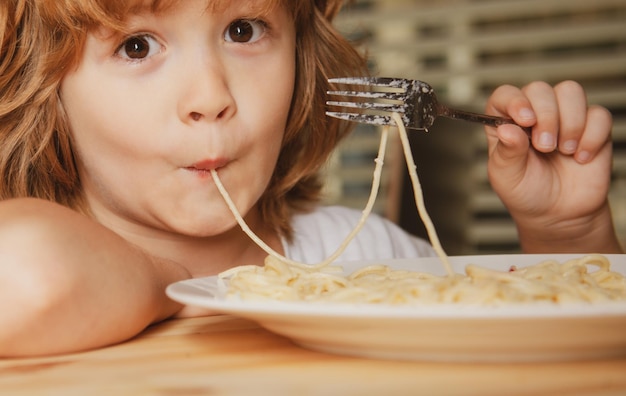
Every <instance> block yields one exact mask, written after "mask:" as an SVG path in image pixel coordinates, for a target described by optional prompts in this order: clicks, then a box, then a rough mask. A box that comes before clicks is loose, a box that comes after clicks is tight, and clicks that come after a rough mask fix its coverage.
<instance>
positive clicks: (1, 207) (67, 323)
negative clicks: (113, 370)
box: [0, 199, 189, 357]
mask: <svg viewBox="0 0 626 396" xmlns="http://www.w3.org/2000/svg"><path fill="white" fill-rule="evenodd" d="M0 252H2V259H1V260H0V304H1V305H2V309H1V310H0V312H1V314H0V357H1V356H28V355H45V354H57V353H66V352H73V351H79V350H84V349H89V348H95V347H101V346H105V345H109V344H113V343H117V342H120V341H123V340H126V339H129V338H131V337H132V336H134V335H136V334H137V333H139V332H140V331H141V330H142V329H144V328H145V327H146V326H148V325H149V324H150V323H152V322H155V321H158V320H160V319H163V318H166V317H168V316H170V315H172V314H174V313H175V312H176V311H177V310H178V309H180V306H178V305H177V304H175V303H173V302H172V301H170V300H169V299H168V298H167V297H166V296H165V294H164V289H165V286H166V285H167V284H168V283H170V282H174V281H177V280H180V279H184V278H188V277H189V274H188V272H187V271H186V270H185V269H184V268H182V267H181V266H179V265H176V264H174V263H167V262H162V261H158V260H156V259H153V258H150V257H149V256H148V255H147V254H145V253H144V252H142V251H141V250H140V249H138V248H136V247H134V246H133V245H131V244H129V243H128V242H126V241H125V240H124V239H122V238H121V237H119V236H118V235H117V234H115V233H113V232H111V231H110V230H108V229H107V228H105V227H103V226H101V225H99V224H97V223H96V222H94V221H92V220H90V219H88V218H87V217H85V216H83V215H80V214H78V213H76V212H74V211H71V210H69V209H67V208H64V207H61V206H59V205H56V204H52V203H49V202H46V201H42V200H35V199H16V200H9V201H3V202H0Z"/></svg>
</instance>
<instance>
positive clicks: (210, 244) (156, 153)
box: [0, 0, 620, 356]
mask: <svg viewBox="0 0 626 396" xmlns="http://www.w3.org/2000/svg"><path fill="white" fill-rule="evenodd" d="M340 6H341V1H340V0H328V1H322V0H308V1H307V0H303V1H298V2H289V1H274V0H256V1H239V0H237V1H221V0H189V1H182V2H181V1H167V0H160V1H159V0H154V1H145V0H137V1H131V0H107V1H98V0H67V1H64V2H63V3H59V2H52V1H44V0H14V1H11V2H3V3H2V4H1V5H0V19H2V23H1V27H0V43H1V45H2V49H1V51H2V53H1V57H0V95H1V96H0V139H1V142H0V150H1V151H0V171H1V175H2V179H1V180H0V195H1V198H2V199H3V201H2V202H1V203H0V251H1V252H2V260H1V262H0V301H2V302H3V308H2V315H0V356H28V355H45V354H57V353H66V352H72V351H79V350H85V349H89V348H95V347H101V346H105V345H109V344H112V343H116V342H121V341H123V340H126V339H128V338H130V337H132V336H134V335H136V334H137V333H139V332H140V331H141V330H142V329H144V328H145V327H146V326H147V325H149V324H151V323H154V322H157V321H160V320H163V319H165V318H168V317H172V316H175V315H177V316H189V315H194V314H199V312H194V311H193V309H191V308H182V307H181V306H179V305H177V304H175V303H173V302H172V301H170V300H169V299H167V297H166V296H165V294H164V289H165V287H166V286H167V285H168V284H170V283H172V282H175V281H179V280H182V279H186V278H189V277H201V276H208V275H213V274H216V273H219V272H221V271H222V270H225V269H227V268H231V267H233V266H237V265H242V264H262V263H263V260H264V258H265V256H266V254H265V252H263V251H262V250H261V249H260V248H258V247H257V246H256V245H255V244H254V243H253V242H252V241H251V240H250V239H249V238H248V237H247V236H246V235H245V234H244V233H243V232H242V231H241V230H240V229H239V228H238V227H237V225H236V222H235V220H234V218H233V216H232V215H231V214H230V212H229V211H228V209H227V208H226V205H225V203H224V202H223V199H222V198H221V196H220V195H219V193H218V191H217V189H216V187H215V184H214V183H213V180H212V178H211V176H210V172H209V171H210V170H212V169H216V170H217V172H218V174H219V175H220V179H221V180H222V181H223V183H224V184H225V186H226V188H227V190H228V191H229V193H230V195H231V196H232V197H233V199H234V201H235V204H236V206H237V208H238V209H239V211H240V212H242V213H243V214H244V215H245V219H246V221H247V223H248V224H249V225H250V226H251V228H252V229H253V230H254V231H255V232H256V233H257V234H258V235H259V236H260V237H261V238H262V239H263V240H264V241H265V242H266V243H267V244H268V245H269V246H271V247H272V248H273V249H274V250H277V251H278V252H281V253H284V254H286V255H287V256H289V257H290V258H292V259H294V260H298V261H304V262H317V261H321V259H323V258H325V257H326V256H328V255H329V254H330V253H331V252H333V251H334V249H335V248H336V247H337V246H338V244H339V243H340V241H341V240H342V239H343V238H344V237H345V236H346V235H347V233H348V231H350V230H351V229H352V227H353V226H354V224H355V223H356V221H357V219H358V217H359V215H360V212H358V211H354V210H349V209H345V208H336V207H335V208H322V207H319V206H316V201H317V198H318V195H319V192H320V186H321V184H320V180H319V179H318V176H317V171H318V170H319V168H320V166H321V165H322V164H323V163H324V162H325V160H326V159H327V157H328V155H329V153H330V152H331V151H332V149H333V148H334V147H335V146H336V144H337V143H338V141H339V140H340V139H341V138H342V137H343V136H345V134H346V133H347V132H348V129H347V128H348V127H350V125H345V124H342V123H340V122H338V121H337V120H334V119H331V118H328V117H325V116H324V111H325V105H324V103H325V92H326V90H328V89H329V87H328V85H327V83H326V80H327V78H329V77H334V76H352V75H363V74H365V73H366V71H365V61H364V60H363V59H362V58H361V57H360V56H359V55H358V53H357V52H355V50H354V49H353V48H352V47H351V46H350V45H349V43H348V42H346V41H345V40H344V39H343V38H341V36H340V35H338V34H337V33H336V32H335V30H333V28H332V27H331V25H330V21H331V20H332V18H333V16H334V15H335V14H336V12H337V11H338V9H339V8H340ZM489 111H490V112H491V113H493V114H504V115H508V116H511V117H513V118H515V120H516V121H518V122H519V123H520V124H521V125H525V126H533V131H534V132H533V145H534V149H529V146H528V141H527V140H525V138H524V136H525V135H523V133H522V132H521V130H520V129H519V128H518V127H515V126H502V127H500V128H498V130H489V131H488V138H489V142H490V152H491V155H490V157H491V160H490V166H489V171H490V175H491V178H492V181H493V183H494V187H495V188H496V190H497V191H499V192H500V194H501V197H502V199H503V200H504V201H505V202H506V203H507V205H508V206H509V209H510V210H511V213H512V214H513V216H514V218H515V219H516V221H517V224H518V225H519V230H520V238H521V240H522V244H523V246H524V248H525V249H526V250H527V251H528V252H547V251H598V252H615V251H619V249H620V247H619V245H618V243H617V240H616V237H615V234H614V232H613V228H612V224H611V218H610V213H609V207H608V203H607V189H608V178H609V171H610V167H609V163H610V160H611V146H610V128H611V125H610V116H609V114H608V113H607V112H606V111H605V110H603V109H601V108H590V109H587V107H586V104H585V102H584V93H583V92H582V90H581V89H580V87H579V86H578V85H576V84H574V83H564V84H562V85H559V86H557V87H555V88H552V87H549V86H547V85H545V84H541V83H535V84H531V85H529V86H528V87H526V88H524V89H522V90H519V89H516V88H513V87H502V88H500V89H498V90H497V91H496V92H495V93H494V95H493V97H492V98H491V100H490V102H489ZM544 131H546V132H547V134H544V133H542V132H544ZM555 139H556V140H558V149H557V150H555V147H557V143H554V142H553V141H555ZM578 183H584V184H580V185H579V184H578ZM592 184H593V185H592ZM581 202H584V204H581ZM572 241H574V242H573V243H572ZM431 254H432V249H431V248H430V246H429V245H428V244H427V243H426V242H424V241H422V240H418V239H415V238H413V237H411V236H409V235H407V234H405V233H404V232H402V231H401V230H400V229H399V228H398V227H396V226H395V225H393V224H391V223H389V222H387V221H385V220H383V219H381V218H379V217H372V218H370V220H369V221H368V223H367V226H366V228H365V229H364V230H363V231H362V232H361V233H360V234H359V235H358V236H357V238H356V240H354V241H353V243H352V244H351V245H350V247H349V248H348V250H347V251H346V252H345V253H344V255H343V256H342V257H341V259H344V260H348V259H376V258H381V259H384V258H393V257H415V256H420V255H431Z"/></svg>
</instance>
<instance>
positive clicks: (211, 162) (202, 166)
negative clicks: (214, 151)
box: [186, 159, 228, 172]
mask: <svg viewBox="0 0 626 396" xmlns="http://www.w3.org/2000/svg"><path fill="white" fill-rule="evenodd" d="M227 162H228V161H227V160H225V159H206V160H202V161H198V162H196V163H195V164H193V165H191V166H188V167H187V168H186V169H189V170H194V171H203V172H208V171H210V170H213V169H218V168H221V167H223V166H224V165H226V163H227Z"/></svg>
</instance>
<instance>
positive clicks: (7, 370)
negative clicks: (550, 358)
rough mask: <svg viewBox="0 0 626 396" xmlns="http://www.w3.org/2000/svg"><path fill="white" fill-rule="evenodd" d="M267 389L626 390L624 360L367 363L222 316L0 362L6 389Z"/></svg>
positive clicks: (87, 392) (483, 394)
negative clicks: (90, 347) (95, 346)
mask: <svg viewBox="0 0 626 396" xmlns="http://www.w3.org/2000/svg"><path fill="white" fill-rule="evenodd" d="M625 331H626V329H625ZM598 336H599V337H601V335H598ZM266 394H268V395H324V396H325V395H342V396H346V395H384V396H388V395H407V394H409V395H477V396H489V395H497V396H503V395H626V357H624V358H620V359H611V360H597V361H583V362H563V363H539V364H527V363H524V364H469V363H462V364H461V363H454V364H448V363H429V362H397V361H382V360H369V359H362V358H353V357H346V356H334V355H329V354H324V353H319V352H313V351H309V350H306V349H303V348H300V347H298V346H296V345H294V344H292V343H291V342H290V341H289V340H287V339H286V338H283V337H281V336H277V335H274V334H272V333H270V332H268V331H266V330H264V329H262V328H260V327H259V326H257V325H256V324H255V323H253V322H249V321H246V320H242V319H238V318H235V317H232V316H227V315H222V316H212V317H203V318H193V319H178V320H170V321H167V322H164V323H162V324H159V325H156V326H153V327H151V328H149V329H147V330H146V331H145V332H144V333H143V334H141V335H139V336H138V337H136V338H135V339H133V340H131V341H128V342H125V343H123V344H119V345H115V346H111V347H108V348H103V349H99V350H94V351H89V352H84V353H78V354H71V355H63V356H55V357H45V358H35V359H9V360H0V395H64V396H70V395H80V396H97V395H115V396H117V395H164V396H170V395H172V396H174V395H266Z"/></svg>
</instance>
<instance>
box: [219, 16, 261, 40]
mask: <svg viewBox="0 0 626 396" xmlns="http://www.w3.org/2000/svg"><path fill="white" fill-rule="evenodd" d="M266 30H267V24H266V23H265V22H263V21H258V20H249V19H238V20H236V21H234V22H233V23H231V24H230V25H229V26H228V28H227V29H226V32H225V33H224V39H226V41H228V42H232V43H251V42H254V41H257V40H258V39H260V38H261V37H263V34H264V33H265V31H266Z"/></svg>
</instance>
